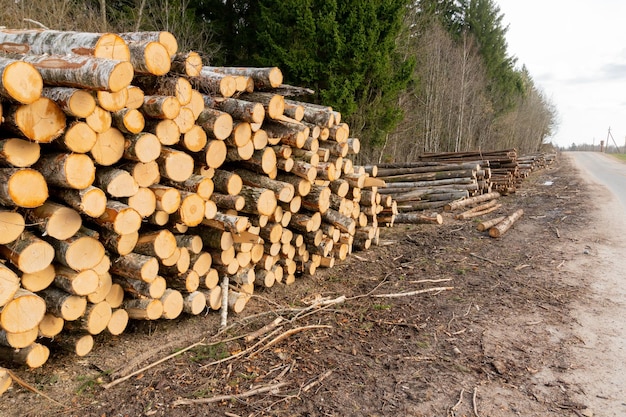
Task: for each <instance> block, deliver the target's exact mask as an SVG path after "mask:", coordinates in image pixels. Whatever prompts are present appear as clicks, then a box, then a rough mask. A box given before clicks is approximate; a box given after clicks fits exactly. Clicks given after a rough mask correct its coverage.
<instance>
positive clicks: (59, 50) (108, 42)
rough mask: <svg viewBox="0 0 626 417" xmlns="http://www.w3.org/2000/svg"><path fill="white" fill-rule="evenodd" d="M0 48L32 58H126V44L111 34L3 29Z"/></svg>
mask: <svg viewBox="0 0 626 417" xmlns="http://www.w3.org/2000/svg"><path fill="white" fill-rule="evenodd" d="M0 49H2V50H4V51H6V52H17V53H24V54H26V53H28V54H36V55H37V54H39V55H42V54H50V55H53V54H60V55H72V54H75V55H87V56H94V57H97V58H106V59H110V60H116V61H128V60H129V58H130V53H129V51H128V46H127V44H126V42H124V40H123V39H122V38H121V37H120V36H119V35H116V34H113V33H88V32H70V31H58V30H48V29H46V30H40V29H22V30H15V29H3V30H1V31H0Z"/></svg>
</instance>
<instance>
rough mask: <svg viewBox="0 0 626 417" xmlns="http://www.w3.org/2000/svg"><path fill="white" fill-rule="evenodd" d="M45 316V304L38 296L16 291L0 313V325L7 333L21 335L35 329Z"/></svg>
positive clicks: (22, 290)
mask: <svg viewBox="0 0 626 417" xmlns="http://www.w3.org/2000/svg"><path fill="white" fill-rule="evenodd" d="M45 314H46V302H45V301H44V299H43V298H41V297H40V296H39V295H37V294H34V293H32V292H30V291H26V290H24V289H21V288H20V289H18V290H17V291H16V292H15V294H14V295H13V298H12V299H11V300H10V301H9V302H8V303H6V304H5V305H4V307H2V310H1V311H0V325H1V327H2V328H3V329H4V330H6V331H7V332H11V333H21V332H25V331H27V330H30V329H33V328H35V327H37V325H38V324H39V322H41V320H42V319H43V316H44V315H45Z"/></svg>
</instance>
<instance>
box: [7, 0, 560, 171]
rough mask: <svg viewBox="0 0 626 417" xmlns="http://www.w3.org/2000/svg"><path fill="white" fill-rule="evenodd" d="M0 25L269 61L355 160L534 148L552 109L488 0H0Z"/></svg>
mask: <svg viewBox="0 0 626 417" xmlns="http://www.w3.org/2000/svg"><path fill="white" fill-rule="evenodd" d="M0 4H1V5H2V7H1V8H0V16H1V19H0V25H2V26H4V27H7V28H41V27H46V28H49V29H56V30H76V31H89V32H128V31H151V30H158V31H169V32H171V33H173V34H174V35H175V37H176V38H177V40H178V42H179V50H181V51H191V50H193V51H196V52H198V53H200V54H201V55H202V56H203V60H204V64H205V65H208V64H210V65H213V66H277V67H279V68H280V69H281V70H282V72H283V75H284V79H285V83H287V84H291V85H295V86H303V87H308V88H310V89H312V90H314V91H315V94H314V95H312V96H307V97H304V98H299V99H302V100H303V101H311V102H315V103H319V104H324V105H328V106H332V107H333V108H334V109H335V110H338V111H340V112H341V113H342V121H346V122H347V123H348V124H349V125H350V129H351V136H352V137H358V138H359V139H360V140H361V144H362V147H361V152H360V154H359V159H360V160H359V161H355V162H357V163H381V162H391V161H394V162H405V161H412V160H415V159H417V157H418V156H419V155H421V154H423V153H428V152H460V151H467V150H496V149H508V148H516V149H517V150H518V152H519V153H520V154H529V153H534V152H537V151H539V150H540V148H541V147H542V145H544V144H545V142H546V141H547V139H548V138H549V137H550V135H551V134H552V133H553V131H554V130H555V129H556V127H557V124H558V121H557V119H558V115H557V111H556V109H555V108H554V105H553V104H552V103H551V102H550V101H549V100H548V99H547V98H546V97H545V95H544V93H543V92H542V91H541V89H540V88H539V87H538V86H537V85H535V83H534V82H533V79H532V77H531V75H530V74H529V73H528V71H527V69H526V68H525V67H524V66H523V65H521V66H520V65H518V63H517V60H516V58H515V57H513V56H511V55H510V54H509V52H508V51H507V43H506V39H505V35H506V31H507V28H506V27H504V26H503V24H502V20H503V14H502V13H501V12H500V9H499V8H498V6H497V4H496V3H495V2H494V1H493V0H419V1H407V0H324V1H316V0H281V1H275V0H257V1H250V0H46V1H41V0H37V1H35V0H0Z"/></svg>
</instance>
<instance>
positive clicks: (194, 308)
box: [183, 291, 207, 316]
mask: <svg viewBox="0 0 626 417" xmlns="http://www.w3.org/2000/svg"><path fill="white" fill-rule="evenodd" d="M206 306H207V300H206V296H205V295H204V293H203V292H201V291H193V292H191V293H189V294H187V295H186V296H185V297H184V301H183V311H184V312H185V313H187V314H191V315H194V316H197V315H198V314H200V313H202V312H203V311H204V309H205V308H206Z"/></svg>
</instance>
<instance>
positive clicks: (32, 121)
mask: <svg viewBox="0 0 626 417" xmlns="http://www.w3.org/2000/svg"><path fill="white" fill-rule="evenodd" d="M3 113H4V122H3V123H2V126H3V127H4V128H6V129H8V130H10V131H12V132H14V133H17V134H19V135H22V136H24V137H26V138H28V139H30V140H32V141H34V142H40V143H50V142H52V141H53V140H55V139H56V138H58V137H59V136H61V134H63V131H64V129H65V122H66V120H65V113H63V111H62V110H61V109H60V108H59V106H57V105H56V103H55V102H54V101H52V100H50V99H48V98H45V97H41V98H38V99H37V100H35V101H34V102H32V103H30V104H21V105H8V106H6V107H5V108H4V111H3Z"/></svg>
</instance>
